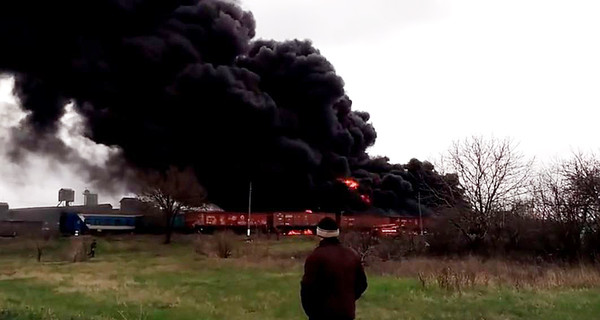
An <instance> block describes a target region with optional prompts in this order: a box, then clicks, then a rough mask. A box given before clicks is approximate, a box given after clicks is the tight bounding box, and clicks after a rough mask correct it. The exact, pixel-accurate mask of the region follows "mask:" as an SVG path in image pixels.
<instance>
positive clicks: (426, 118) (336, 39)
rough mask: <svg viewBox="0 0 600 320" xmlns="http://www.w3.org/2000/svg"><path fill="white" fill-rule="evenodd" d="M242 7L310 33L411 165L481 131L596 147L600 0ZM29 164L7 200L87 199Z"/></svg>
mask: <svg viewBox="0 0 600 320" xmlns="http://www.w3.org/2000/svg"><path fill="white" fill-rule="evenodd" d="M243 6H244V7H245V8H246V9H249V10H251V11H252V12H253V13H254V16H255V18H256V20H257V32H258V37H261V38H268V39H271V38H272V39H276V40H285V39H293V38H300V39H312V41H313V43H314V44H315V46H316V47H318V48H319V49H320V50H321V52H322V53H323V54H324V55H325V56H326V57H327V58H328V59H329V60H330V61H331V62H332V63H333V65H334V66H335V67H336V69H337V71H338V73H339V74H340V75H341V76H342V77H343V78H344V80H345V82H346V90H347V92H348V94H349V95H350V97H351V98H352V100H353V101H354V109H358V110H365V111H368V112H370V113H371V116H372V117H371V119H372V121H373V123H374V125H375V128H376V129H377V133H378V140H377V143H376V145H375V147H373V148H372V149H371V152H370V153H371V154H373V155H387V156H389V157H390V158H391V159H392V161H394V162H401V163H405V162H407V161H408V160H409V159H410V158H412V157H417V158H419V159H422V160H424V159H433V158H436V157H437V156H438V155H439V153H441V152H443V151H444V150H446V149H447V147H448V146H449V144H450V143H451V141H452V140H455V139H459V138H464V137H467V136H469V135H473V134H476V135H479V134H483V135H495V136H498V137H505V136H509V137H512V138H514V139H515V140H516V141H518V142H520V147H521V150H522V151H524V152H525V153H526V154H527V155H530V156H536V157H537V159H538V160H542V161H543V160H544V159H549V158H551V157H560V156H565V155H568V154H569V152H570V151H572V150H583V151H597V150H598V146H599V143H598V142H597V141H596V137H597V136H598V134H597V133H598V131H599V129H598V128H597V126H595V124H596V123H597V122H598V115H599V112H598V111H597V110H599V109H600V58H599V57H600V41H598V39H599V36H600V19H598V18H597V17H598V16H600V1H597V0H589V1H584V0H569V1H567V0H560V1H558V0H502V1H499V0H497V1H491V0H410V1H409V0H371V1H354V0H318V1H317V0H281V1H273V0H246V1H243ZM9 92H10V84H9V83H8V82H7V81H3V82H2V85H0V148H3V145H2V139H1V137H2V136H4V135H5V131H3V130H5V129H4V128H5V127H6V126H7V123H14V121H15V119H7V118H6V114H7V113H6V110H8V109H10V108H14V101H13V99H12V98H11V97H10V95H9ZM11 121H12V122H11ZM23 167H25V168H28V169H30V171H25V170H24V169H23V168H18V167H15V166H13V165H10V164H9V163H7V162H6V160H5V159H0V177H3V178H2V179H0V201H8V202H9V203H10V205H11V207H16V206H22V205H39V204H49V205H52V204H56V202H57V201H56V197H57V190H58V189H59V188H60V187H71V188H75V189H77V194H78V195H80V194H81V192H82V191H83V188H84V187H85V185H86V182H85V181H81V180H82V179H81V178H79V177H78V176H77V175H76V174H74V173H71V172H70V171H69V168H68V167H65V166H61V165H58V164H54V163H49V162H48V160H47V159H37V158H34V159H31V163H28V164H25V165H24V166H23ZM8 172H11V173H13V174H11V175H9V174H8ZM6 177H10V178H8V179H7V178H6ZM15 177H18V179H17V178H15ZM38 177H44V179H39V178H38ZM80 199H81V198H80V197H78V200H77V201H81V200H80ZM100 200H101V201H102V200H106V201H112V202H114V201H115V199H113V198H107V197H103V196H102V195H100Z"/></svg>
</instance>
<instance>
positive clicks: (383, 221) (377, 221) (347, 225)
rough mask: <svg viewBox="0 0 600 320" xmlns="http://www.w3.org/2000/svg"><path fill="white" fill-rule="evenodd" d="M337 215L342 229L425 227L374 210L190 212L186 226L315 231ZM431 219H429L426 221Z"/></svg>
mask: <svg viewBox="0 0 600 320" xmlns="http://www.w3.org/2000/svg"><path fill="white" fill-rule="evenodd" d="M325 217H330V218H332V219H336V220H337V221H338V224H339V225H340V228H341V229H342V230H356V231H364V232H372V233H376V234H378V235H399V234H402V233H418V232H421V231H422V230H423V227H424V226H423V220H422V219H419V218H418V217H412V216H409V217H406V216H405V217H390V216H382V215H374V214H361V215H336V214H334V213H326V212H312V211H304V212H273V213H251V214H250V215H248V214H247V213H239V212H224V211H212V212H201V211H199V212H186V213H185V223H184V228H183V229H184V230H187V231H190V230H193V231H195V232H201V233H212V232H215V231H222V230H231V231H234V232H237V233H243V232H245V231H247V230H248V229H250V230H253V233H256V232H261V233H269V232H273V233H277V234H282V235H312V234H315V231H316V226H317V223H318V222H319V221H320V220H321V219H323V218H325ZM426 221H427V219H425V222H426Z"/></svg>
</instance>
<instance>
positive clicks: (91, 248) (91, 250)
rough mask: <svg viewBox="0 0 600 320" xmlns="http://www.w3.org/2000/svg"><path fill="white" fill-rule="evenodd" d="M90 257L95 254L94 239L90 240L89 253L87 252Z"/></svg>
mask: <svg viewBox="0 0 600 320" xmlns="http://www.w3.org/2000/svg"><path fill="white" fill-rule="evenodd" d="M88 256H89V257H90V258H93V257H95V256H96V239H94V240H92V244H91V245H90V253H89V254H88Z"/></svg>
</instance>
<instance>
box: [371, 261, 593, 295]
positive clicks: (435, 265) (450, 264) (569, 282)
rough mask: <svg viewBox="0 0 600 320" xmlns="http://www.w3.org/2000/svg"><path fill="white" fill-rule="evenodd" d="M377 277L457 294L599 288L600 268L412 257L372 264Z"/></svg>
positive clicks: (372, 269) (372, 270)
mask: <svg viewBox="0 0 600 320" xmlns="http://www.w3.org/2000/svg"><path fill="white" fill-rule="evenodd" d="M369 271H370V272H372V273H374V274H379V275H392V276H397V277H413V278H414V277H416V278H418V279H419V281H420V282H421V283H422V285H423V286H430V285H435V286H439V287H441V288H443V289H447V290H452V291H460V290H463V289H466V288H472V287H477V286H494V287H498V286H511V287H514V288H517V289H519V288H532V289H551V288H559V287H567V288H592V287H598V286H600V266H597V265H558V264H549V263H548V264H540V265H535V264H521V263H516V262H509V261H502V260H487V261H483V260H481V259H477V258H474V257H470V258H463V259H436V258H412V259H407V260H404V261H402V262H395V261H387V262H378V263H375V264H372V265H371V266H370V267H369Z"/></svg>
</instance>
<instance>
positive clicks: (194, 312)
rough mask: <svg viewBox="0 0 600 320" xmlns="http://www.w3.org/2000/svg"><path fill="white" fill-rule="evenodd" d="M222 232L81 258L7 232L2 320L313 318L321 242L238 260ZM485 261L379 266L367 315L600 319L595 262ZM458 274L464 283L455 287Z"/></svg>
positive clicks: (117, 245) (65, 242) (249, 253)
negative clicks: (304, 304) (305, 305)
mask: <svg viewBox="0 0 600 320" xmlns="http://www.w3.org/2000/svg"><path fill="white" fill-rule="evenodd" d="M212 240H213V239H211V238H210V237H205V238H201V239H200V240H198V239H195V238H193V237H185V238H179V239H175V243H173V244H172V245H169V246H165V245H162V244H160V242H161V239H160V238H154V237H135V238H134V237H123V238H114V237H113V238H110V239H107V238H101V239H99V241H98V250H97V253H98V255H97V257H96V258H94V259H91V260H88V261H83V262H77V263H73V262H69V261H68V260H70V259H69V250H71V249H72V247H71V246H72V244H70V243H69V242H70V241H71V240H69V239H62V240H60V241H54V242H52V243H50V244H45V248H44V250H43V255H42V259H41V260H42V261H41V262H37V261H36V257H37V251H36V249H35V248H36V246H35V243H34V242H23V241H19V240H15V239H11V240H6V239H0V320H8V319H121V320H123V319H128V320H131V319H305V317H304V314H303V312H302V309H301V306H300V303H299V281H300V277H301V274H302V263H303V259H304V257H305V255H306V252H308V251H309V250H310V249H311V248H313V247H314V245H315V244H316V242H315V240H299V239H283V240H281V241H275V240H271V241H266V240H257V241H255V242H254V243H252V244H246V243H243V242H241V241H237V246H236V247H237V249H234V250H233V256H232V257H231V258H230V259H220V258H218V257H216V256H215V255H214V254H213V253H212V243H211V241H212ZM477 264H478V262H466V263H465V262H461V261H455V262H444V261H442V260H419V261H416V262H411V261H405V262H401V263H399V264H398V263H397V264H387V265H377V266H373V267H369V268H367V273H368V275H369V289H368V291H367V293H366V294H365V296H364V297H363V298H362V299H361V300H359V303H358V307H357V308H358V309H357V318H358V319H490V320H492V319H497V320H500V319H544V320H552V319H557V320H558V319H561V320H562V319H598V318H599V316H600V285H599V283H600V280H599V279H600V276H599V275H598V272H597V270H594V269H593V268H587V267H586V268H578V269H577V268H576V269H573V270H567V269H561V268H559V267H556V269H553V270H552V271H551V272H546V271H542V270H538V269H531V270H530V271H526V270H528V268H525V267H523V268H518V267H515V266H511V265H501V264H489V263H487V264H484V263H479V264H481V265H485V266H487V267H485V268H487V269H489V270H495V271H489V272H488V273H485V272H473V273H469V272H467V271H464V270H468V269H469V268H475V267H474V266H475V265H477ZM499 266H501V267H499ZM477 268H481V266H480V267H477ZM503 268H504V269H503ZM500 269H503V271H502V270H500ZM515 269H516V270H515ZM436 270H438V271H439V270H442V271H439V272H437V271H436ZM444 270H446V271H444ZM448 270H457V271H452V272H450V275H454V277H452V276H448V274H449V272H448ZM499 270H500V271H499ZM524 270H525V271H524ZM427 272H430V273H427ZM436 272H437V273H436ZM511 272H514V273H511ZM417 274H420V276H418V275H417ZM484 274H485V276H483V275H484ZM511 274H512V275H511ZM461 275H462V276H461ZM444 277H446V278H447V279H444ZM503 277H504V278H503ZM515 277H522V278H521V280H515V279H512V278H515ZM561 277H565V278H569V279H571V280H568V281H567V280H564V279H562V278H561ZM501 279H504V280H501ZM459 280H460V281H459ZM452 281H456V283H457V284H458V283H459V282H461V281H462V282H461V283H464V285H456V286H453V285H447V283H446V282H450V283H452ZM443 283H446V285H441V284H443Z"/></svg>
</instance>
